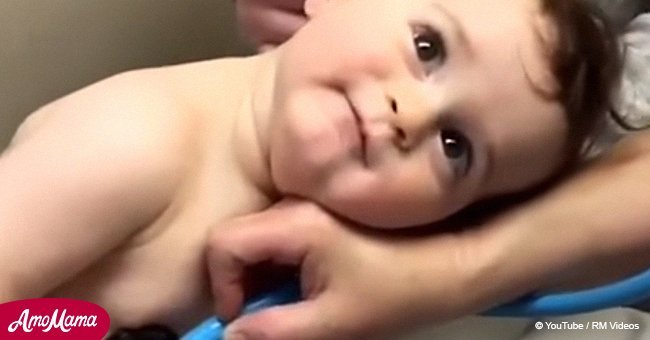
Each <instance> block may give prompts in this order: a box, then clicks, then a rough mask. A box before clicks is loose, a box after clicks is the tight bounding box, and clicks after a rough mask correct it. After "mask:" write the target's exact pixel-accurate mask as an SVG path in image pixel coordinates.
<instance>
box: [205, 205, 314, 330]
mask: <svg viewBox="0 0 650 340" xmlns="http://www.w3.org/2000/svg"><path fill="white" fill-rule="evenodd" d="M319 215H322V213H321V212H320V210H318V209H317V208H314V206H313V205H311V204H306V203H295V202H283V203H282V204H279V205H277V206H276V207H274V208H271V209H269V210H267V211H264V212H261V213H258V214H255V215H251V216H247V217H245V218H239V219H236V220H234V221H232V222H231V225H228V226H226V227H222V228H216V229H215V231H214V232H213V234H212V235H211V237H210V238H209V242H208V245H207V261H208V268H209V273H210V280H211V288H212V293H213V296H214V299H215V307H216V311H217V314H218V315H220V316H222V317H224V318H226V319H232V318H233V317H235V316H236V315H238V313H239V311H240V310H241V308H242V305H243V302H244V298H245V286H246V282H245V277H246V272H247V269H249V268H250V267H252V266H254V265H256V264H260V263H265V262H270V263H272V264H275V265H288V266H299V265H300V264H302V262H303V259H304V257H305V256H306V255H307V253H308V252H309V251H310V245H311V244H313V240H314V239H315V237H316V236H315V232H316V231H315V230H317V228H310V226H311V225H312V224H314V223H318V222H317V221H318V216H319ZM324 222H325V221H322V223H324Z"/></svg>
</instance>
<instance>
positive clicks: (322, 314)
mask: <svg viewBox="0 0 650 340" xmlns="http://www.w3.org/2000/svg"><path fill="white" fill-rule="evenodd" d="M327 315H328V313H327V309H325V308H321V306H320V304H319V301H318V299H316V300H308V301H301V302H298V303H295V304H290V305H284V306H278V307H271V308H268V309H265V310H262V311H259V312H257V313H254V314H248V315H244V316H242V317H240V318H239V319H236V320H235V321H233V322H232V323H231V324H230V325H229V326H228V327H227V328H226V333H225V338H224V339H225V340H327V339H340V337H338V336H337V335H335V334H332V331H333V329H332V328H331V327H327V325H328V324H331V322H328V321H329V320H327Z"/></svg>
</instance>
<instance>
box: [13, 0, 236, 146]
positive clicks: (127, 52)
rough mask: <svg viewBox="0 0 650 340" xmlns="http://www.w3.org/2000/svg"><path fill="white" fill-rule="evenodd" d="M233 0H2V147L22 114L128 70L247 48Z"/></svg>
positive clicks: (203, 57)
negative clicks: (236, 25) (235, 14)
mask: <svg viewBox="0 0 650 340" xmlns="http://www.w3.org/2000/svg"><path fill="white" fill-rule="evenodd" d="M232 7H233V1H232V0H0V150H2V148H3V147H4V146H5V145H6V143H7V142H8V141H9V139H10V137H11V135H12V134H13V131H14V130H15V128H16V126H17V125H18V124H19V122H20V121H22V120H23V119H24V116H25V115H26V114H28V113H30V112H32V111H34V110H35V109H37V108H38V107H39V106H41V105H43V104H45V103H47V102H50V101H52V100H54V99H56V98H57V97H60V96H62V95H64V94H66V93H69V92H71V91H73V90H75V89H78V88H80V87H82V86H84V85H87V84H89V83H92V82H94V81H96V80H99V79H101V78H104V77H106V76H109V75H111V74H114V73H117V72H119V71H122V70H126V69H133V68H139V67H144V66H150V65H163V64H171V63H178V62H181V61H189V60H198V59H206V58H211V57H217V56H223V55H232V54H242V53H244V51H247V50H248V49H246V48H245V47H244V45H243V44H242V43H241V42H240V39H239V37H238V35H237V33H236V32H235V27H234V19H233V16H234V10H233V8H232Z"/></svg>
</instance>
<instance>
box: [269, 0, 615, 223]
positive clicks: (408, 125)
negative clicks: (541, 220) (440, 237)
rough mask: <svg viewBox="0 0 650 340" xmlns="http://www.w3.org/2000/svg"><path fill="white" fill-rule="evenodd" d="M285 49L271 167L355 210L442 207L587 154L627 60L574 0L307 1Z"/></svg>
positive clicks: (294, 190) (514, 186) (430, 211)
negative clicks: (305, 19)
mask: <svg viewBox="0 0 650 340" xmlns="http://www.w3.org/2000/svg"><path fill="white" fill-rule="evenodd" d="M305 6H306V8H305V10H306V13H307V14H308V15H309V16H310V17H311V20H310V22H309V23H308V24H307V25H306V26H305V27H304V28H303V29H301V30H300V31H299V32H298V33H297V34H296V35H295V36H294V38H292V39H291V40H290V41H289V42H287V43H286V44H285V45H283V46H281V47H280V48H279V49H278V50H277V55H278V66H277V72H276V84H275V86H276V88H275V95H274V101H273V116H272V118H271V123H270V127H271V129H270V132H269V135H270V136H269V140H270V148H269V149H270V162H271V173H272V176H273V180H274V182H275V184H276V186H277V187H278V189H279V190H280V192H282V193H284V194H293V195H298V196H302V197H306V198H309V199H311V200H314V201H316V202H319V203H321V204H322V205H324V206H326V207H328V208H330V209H331V210H333V211H334V212H336V213H339V214H341V215H343V216H346V217H348V218H350V219H352V220H355V221H357V222H360V223H363V224H367V225H371V226H375V227H385V228H395V227H407V226H413V225H419V224H425V223H430V222H434V221H438V220H441V219H443V218H445V217H447V216H449V215H451V214H453V213H455V212H457V211H458V210H460V209H462V208H463V207H466V206H467V205H469V204H470V203H472V202H475V201H477V200H480V199H484V198H488V197H492V196H496V195H501V194H507V193H513V192H518V191H521V190H524V189H528V188H531V187H533V186H535V185H538V184H540V183H542V182H543V181H545V180H547V179H548V178H550V177H551V176H553V175H554V174H556V173H558V171H560V170H561V169H562V168H563V167H564V166H565V165H566V164H568V163H569V162H571V161H572V160H575V159H576V158H578V153H579V149H580V146H581V145H582V144H583V142H584V140H585V138H586V137H587V135H588V134H589V132H590V131H591V130H592V127H593V126H594V125H595V123H596V121H597V120H599V117H602V115H603V114H604V112H605V109H606V106H607V104H608V98H609V92H610V90H611V89H612V87H614V86H615V82H616V81H615V80H616V79H617V74H618V69H619V57H618V47H617V45H616V43H615V37H613V35H612V34H611V33H610V31H609V30H608V28H607V25H606V24H605V22H604V20H602V18H601V17H600V16H598V15H597V13H595V12H594V11H592V10H591V9H590V8H589V7H587V6H585V5H583V4H582V3H581V2H578V1H575V0H489V1H488V0H408V1H404V0H329V1H328V0H307V1H306V5H305Z"/></svg>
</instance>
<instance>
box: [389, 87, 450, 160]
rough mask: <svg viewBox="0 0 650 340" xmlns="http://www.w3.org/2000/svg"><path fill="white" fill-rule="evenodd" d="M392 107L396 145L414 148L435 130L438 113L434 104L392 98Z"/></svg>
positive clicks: (403, 147) (406, 148)
mask: <svg viewBox="0 0 650 340" xmlns="http://www.w3.org/2000/svg"><path fill="white" fill-rule="evenodd" d="M409 104H410V105H409ZM390 107H391V112H392V119H391V122H392V127H393V130H394V133H395V134H394V140H395V145H396V146H397V147H398V148H399V149H400V150H402V151H410V150H413V149H414V148H416V147H417V146H418V145H419V144H420V143H422V142H423V141H424V140H426V138H427V137H428V136H430V135H431V134H432V133H433V132H434V131H435V129H436V117H437V116H438V114H437V113H436V110H435V108H434V107H433V106H432V105H430V104H428V103H424V102H418V101H411V102H407V101H401V102H400V101H399V100H398V99H396V98H391V99H390Z"/></svg>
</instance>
